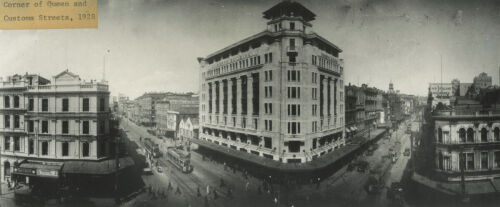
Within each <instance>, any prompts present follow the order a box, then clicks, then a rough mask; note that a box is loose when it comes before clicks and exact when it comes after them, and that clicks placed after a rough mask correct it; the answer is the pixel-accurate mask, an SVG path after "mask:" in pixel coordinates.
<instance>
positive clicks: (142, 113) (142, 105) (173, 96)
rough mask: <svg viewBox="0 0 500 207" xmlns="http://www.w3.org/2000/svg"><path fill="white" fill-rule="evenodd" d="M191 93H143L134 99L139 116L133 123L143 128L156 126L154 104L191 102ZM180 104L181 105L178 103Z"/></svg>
mask: <svg viewBox="0 0 500 207" xmlns="http://www.w3.org/2000/svg"><path fill="white" fill-rule="evenodd" d="M192 99H193V93H170V92H166V93H153V92H152V93H144V94H143V95H142V96H140V97H138V98H136V99H135V102H136V103H137V104H138V106H139V116H138V117H135V118H136V120H134V121H135V122H137V123H139V124H142V125H144V126H149V127H155V126H156V115H157V113H156V103H157V102H160V101H171V100H186V101H189V100H192ZM179 104H182V103H179Z"/></svg>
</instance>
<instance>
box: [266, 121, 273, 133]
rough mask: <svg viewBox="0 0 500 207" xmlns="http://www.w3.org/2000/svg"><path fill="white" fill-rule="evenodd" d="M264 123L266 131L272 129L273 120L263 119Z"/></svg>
mask: <svg viewBox="0 0 500 207" xmlns="http://www.w3.org/2000/svg"><path fill="white" fill-rule="evenodd" d="M264 125H265V129H266V131H273V121H271V120H264Z"/></svg>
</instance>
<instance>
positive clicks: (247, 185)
mask: <svg viewBox="0 0 500 207" xmlns="http://www.w3.org/2000/svg"><path fill="white" fill-rule="evenodd" d="M249 186H250V182H248V181H247V184H245V191H248V187H249Z"/></svg>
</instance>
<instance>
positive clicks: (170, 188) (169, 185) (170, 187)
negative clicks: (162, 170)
mask: <svg viewBox="0 0 500 207" xmlns="http://www.w3.org/2000/svg"><path fill="white" fill-rule="evenodd" d="M172 189H173V188H172V183H171V182H170V181H168V189H167V190H168V191H170V190H172Z"/></svg>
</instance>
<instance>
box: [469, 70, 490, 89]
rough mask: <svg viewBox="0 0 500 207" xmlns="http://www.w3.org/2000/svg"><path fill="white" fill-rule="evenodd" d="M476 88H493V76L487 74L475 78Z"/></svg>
mask: <svg viewBox="0 0 500 207" xmlns="http://www.w3.org/2000/svg"><path fill="white" fill-rule="evenodd" d="M473 83H474V86H475V87H477V88H482V89H483V88H488V87H491V86H492V80H491V76H489V75H488V74H486V73H480V74H479V75H478V76H476V77H474V82H473Z"/></svg>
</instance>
